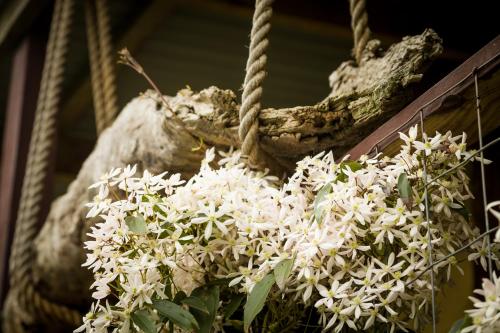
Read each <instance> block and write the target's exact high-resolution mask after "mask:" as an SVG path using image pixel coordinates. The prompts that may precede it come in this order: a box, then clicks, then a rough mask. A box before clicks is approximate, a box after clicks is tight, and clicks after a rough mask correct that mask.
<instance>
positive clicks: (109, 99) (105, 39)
mask: <svg viewBox="0 0 500 333" xmlns="http://www.w3.org/2000/svg"><path fill="white" fill-rule="evenodd" d="M95 3H96V17H97V32H98V38H99V50H100V60H101V71H102V87H103V95H104V105H105V110H106V113H105V117H106V118H105V125H106V127H107V126H109V125H111V124H112V123H113V121H114V119H115V117H116V114H117V113H118V107H117V101H116V100H117V97H116V79H115V71H114V68H115V67H114V63H115V61H113V54H114V53H113V47H112V43H111V24H110V19H109V14H108V6H107V1H105V0H95Z"/></svg>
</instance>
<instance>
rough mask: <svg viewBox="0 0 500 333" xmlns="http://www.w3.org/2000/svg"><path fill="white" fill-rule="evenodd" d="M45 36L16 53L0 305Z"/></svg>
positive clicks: (2, 189)
mask: <svg viewBox="0 0 500 333" xmlns="http://www.w3.org/2000/svg"><path fill="white" fill-rule="evenodd" d="M44 54H45V42H44V38H43V37H37V36H34V35H32V36H30V37H27V38H25V39H24V41H23V42H22V43H21V44H20V45H19V47H18V48H17V50H16V51H15V53H14V57H13V61H12V72H11V79H10V87H9V95H8V101H7V110H6V119H5V129H4V137H3V149H2V160H1V172H0V308H1V307H2V306H1V304H2V303H3V300H4V298H5V295H6V292H7V288H8V278H7V274H8V258H9V254H10V244H11V240H12V234H13V232H14V224H15V220H16V215H17V209H18V203H19V196H20V194H21V185H22V181H23V177H24V169H25V165H26V156H27V153H28V146H29V141H30V134H31V129H32V125H33V119H34V114H35V109H36V101H37V96H38V90H39V83H40V79H41V73H42V68H43V58H44Z"/></svg>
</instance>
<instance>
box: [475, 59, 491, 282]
mask: <svg viewBox="0 0 500 333" xmlns="http://www.w3.org/2000/svg"><path fill="white" fill-rule="evenodd" d="M473 74H474V92H475V94H476V115H477V133H478V135H479V150H480V154H481V155H480V158H481V161H480V163H481V190H482V192H483V211H484V224H485V226H486V232H488V231H490V221H489V218H488V211H487V210H486V206H487V205H488V198H487V197H486V175H485V172H484V156H483V150H482V148H483V131H482V127H481V101H480V98H479V85H478V82H477V70H476V69H474V70H473ZM486 246H487V248H488V249H487V251H488V274H489V276H490V280H491V281H493V265H492V263H491V240H490V237H489V235H488V237H486Z"/></svg>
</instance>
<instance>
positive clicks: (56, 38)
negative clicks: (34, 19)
mask: <svg viewBox="0 0 500 333" xmlns="http://www.w3.org/2000/svg"><path fill="white" fill-rule="evenodd" d="M72 13H73V0H57V1H56V3H55V7H54V14H53V18H52V24H51V29H50V36H49V40H48V43H47V52H46V57H45V63H44V69H43V73H42V81H41V84H40V92H39V95H38V101H37V108H36V111H35V120H34V124H33V131H32V134H31V140H30V146H29V152H28V157H27V162H26V171H25V177H24V181H23V186H22V190H21V199H20V203H19V210H18V216H17V221H16V229H15V233H14V240H13V244H12V254H11V258H10V270H9V273H10V285H11V286H12V289H11V291H15V292H16V293H17V296H18V302H19V305H20V307H22V308H23V309H25V310H26V311H27V312H28V313H32V314H34V313H36V314H37V315H38V314H39V313H40V312H41V314H42V315H46V316H47V318H48V319H51V320H63V321H66V322H69V323H78V322H79V321H80V315H79V313H78V312H75V311H73V310H71V309H69V308H67V307H65V306H60V305H56V304H54V303H51V302H50V301H48V300H46V299H44V298H43V297H42V296H41V295H40V294H39V293H38V292H37V291H36V290H35V288H34V285H33V283H34V282H33V276H32V271H31V267H32V262H33V260H34V252H33V241H34V239H35V237H36V235H37V233H38V231H39V223H38V214H39V212H40V210H41V205H42V200H43V191H44V182H45V179H46V177H47V175H48V171H49V157H50V153H51V147H52V145H53V142H54V137H55V134H56V115H57V109H58V104H59V100H60V92H61V83H62V79H63V69H64V63H65V56H66V53H67V49H68V41H69V32H70V25H71V16H72ZM42 317H43V316H42ZM18 330H20V331H21V330H22V329H21V328H18Z"/></svg>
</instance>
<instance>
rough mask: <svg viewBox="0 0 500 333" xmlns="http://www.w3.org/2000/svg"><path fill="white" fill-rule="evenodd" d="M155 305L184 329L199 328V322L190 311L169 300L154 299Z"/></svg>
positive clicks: (159, 311) (160, 311) (163, 314)
mask: <svg viewBox="0 0 500 333" xmlns="http://www.w3.org/2000/svg"><path fill="white" fill-rule="evenodd" d="M153 307H154V308H155V309H156V310H158V313H159V314H161V315H162V316H165V317H166V318H168V319H169V320H170V321H171V322H172V323H174V324H175V325H177V326H179V327H180V328H182V329H185V330H188V331H193V330H196V329H198V328H199V326H198V322H197V321H196V319H195V318H194V317H193V315H192V314H191V313H189V311H187V310H185V309H184V308H182V307H180V306H179V305H177V304H175V303H174V302H171V301H169V300H166V299H164V300H159V301H153Z"/></svg>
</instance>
